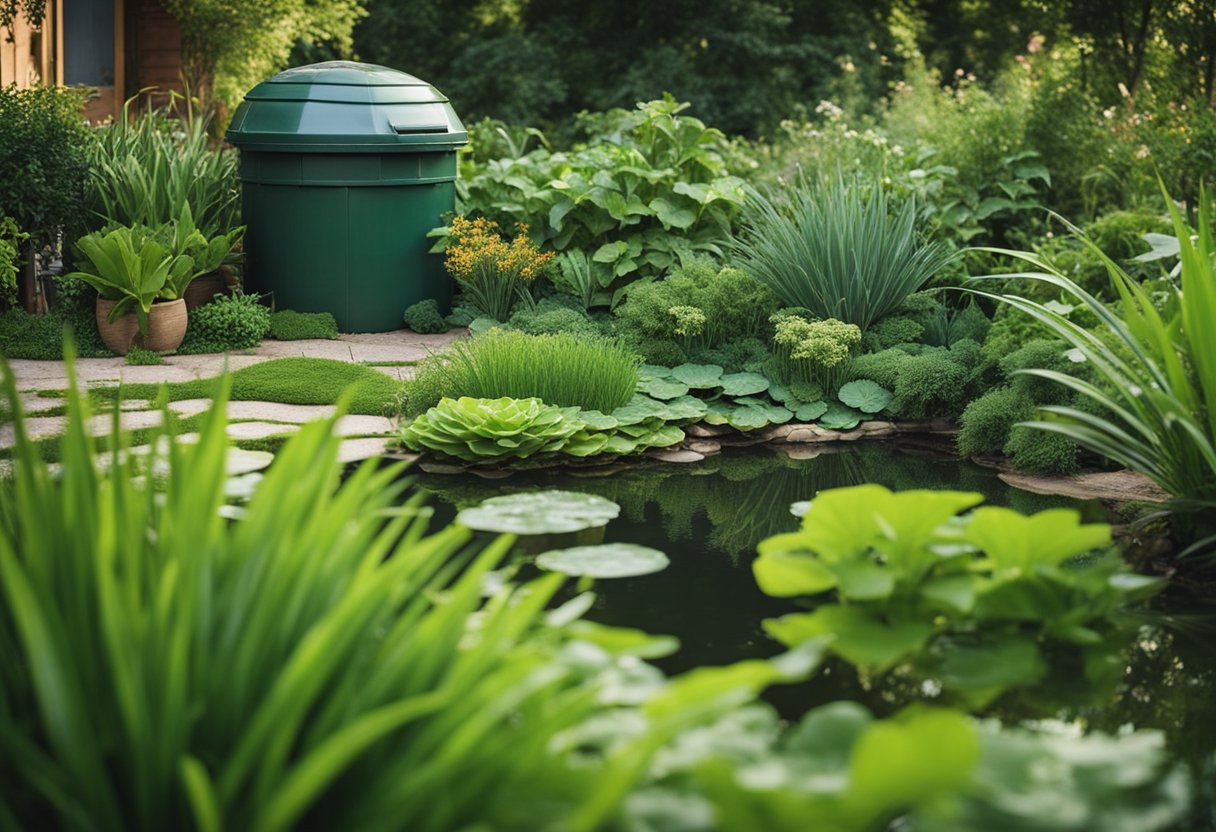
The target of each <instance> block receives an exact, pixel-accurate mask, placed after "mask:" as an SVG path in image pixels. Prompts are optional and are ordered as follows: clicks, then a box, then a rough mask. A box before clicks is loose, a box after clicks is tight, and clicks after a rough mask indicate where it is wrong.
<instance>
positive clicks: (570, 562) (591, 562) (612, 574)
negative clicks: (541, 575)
mask: <svg viewBox="0 0 1216 832" xmlns="http://www.w3.org/2000/svg"><path fill="white" fill-rule="evenodd" d="M670 564H671V561H670V560H669V559H668V558H667V555H665V554H663V553H662V552H660V551H659V550H658V549H651V548H650V547H649V546H639V545H638V544H636V543H604V544H601V545H599V546H575V547H574V548H572V549H556V550H554V551H552V552H545V553H544V554H540V555H537V556H536V565H537V566H539V567H540V568H541V569H547V570H548V571H550V572H561V573H562V574H563V575H574V576H576V577H582V576H587V577H589V578H633V577H637V576H638V575H649V574H651V573H654V572H662V571H663V570H664V569H666V568H667V567H668V566H669V565H670Z"/></svg>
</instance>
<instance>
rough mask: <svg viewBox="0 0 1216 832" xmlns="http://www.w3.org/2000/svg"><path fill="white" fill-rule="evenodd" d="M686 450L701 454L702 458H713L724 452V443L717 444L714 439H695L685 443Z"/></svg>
mask: <svg viewBox="0 0 1216 832" xmlns="http://www.w3.org/2000/svg"><path fill="white" fill-rule="evenodd" d="M684 448H685V450H689V451H692V452H693V453H698V454H701V455H702V456H711V455H713V454H716V453H719V452H720V451H721V450H722V443H721V442H715V441H713V440H712V439H694V440H691V441H689V442H685V443H684Z"/></svg>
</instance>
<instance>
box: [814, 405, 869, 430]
mask: <svg viewBox="0 0 1216 832" xmlns="http://www.w3.org/2000/svg"><path fill="white" fill-rule="evenodd" d="M819 424H820V425H822V426H823V427H825V428H828V429H829V430H852V429H853V428H855V427H857V426H858V425H859V424H861V414H860V413H858V412H857V411H856V410H854V409H853V408H851V407H845V406H844V405H842V404H836V403H835V402H833V403H832V404H829V405H828V407H827V410H825V411H824V412H823V416H821V417H820V419H819Z"/></svg>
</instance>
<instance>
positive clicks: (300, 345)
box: [0, 329, 465, 461]
mask: <svg viewBox="0 0 1216 832" xmlns="http://www.w3.org/2000/svg"><path fill="white" fill-rule="evenodd" d="M464 334H465V330H462V329H461V330H452V331H451V332H449V333H445V334H442V335H420V334H418V333H415V332H411V331H409V330H405V329H403V330H398V331H396V332H383V333H370V334H356V335H341V336H339V337H338V338H337V340H333V341H329V340H310V341H272V340H267V341H263V342H262V344H261V345H260V346H259V347H258V348H257V349H255V350H248V351H246V352H243V353H231V354H227V355H180V356H167V357H166V358H165V363H164V364H161V365H155V366H130V365H128V364H127V363H126V362H125V360H124V359H122V358H81V359H78V360H77V362H76V377H77V380H78V382H79V383H80V384H81V385H82V386H85V387H91V386H102V385H113V384H116V383H118V382H119V381H123V382H127V383H139V382H150V383H153V384H158V383H161V382H175V381H191V380H194V379H201V378H214V377H215V376H218V375H219V374H220V373H222V372H223V371H224V368H225V367H227V368H228V369H230V370H237V369H240V368H242V367H248V366H250V365H252V364H258V363H260V362H263V361H269V360H271V359H274V358H287V357H298V356H303V357H307V358H329V359H333V360H336V361H346V362H350V363H352V364H354V363H362V364H368V365H369V366H371V368H372V369H374V370H378V371H380V372H383V373H385V374H386V375H388V376H391V377H392V378H395V379H400V380H404V379H407V378H410V377H411V376H412V373H413V368H412V367H410V366H407V365H401V364H397V363H395V362H416V361H419V360H421V359H423V358H426V357H427V355H429V354H431V353H433V352H438V351H439V350H441V349H443V348H444V347H446V346H447V345H448V344H451V343H452V342H453V341H455V340H456V339H457V338H459V337H461V336H462V335H464ZM377 364H380V365H383V366H376V365H377ZM9 367H10V368H11V370H12V372H13V375H14V377H15V378H16V381H17V389H18V390H20V391H22V392H21V399H22V405H23V407H24V410H25V412H26V413H27V414H28V413H36V412H38V411H40V410H42V411H45V410H51V409H54V408H56V407H58V406H61V405H63V404H64V402H63V400H62V399H55V398H45V397H40V396H39V395H38V392H39V391H46V390H62V389H64V388H66V387H67V384H68V375H67V367H66V366H65V364H64V362H62V361H28V360H15V361H10V362H9ZM209 406H210V400H208V399H191V400H187V401H179V402H173V403H171V404H170V406H169V407H170V409H171V410H172V411H174V412H175V413H177V414H179V415H181V416H192V415H195V414H197V413H201V412H203V411H204V410H206V409H207V408H208V407H209ZM333 412H334V408H333V406H331V405H317V406H304V405H284V404H278V403H275V402H253V401H233V402H229V403H228V419H229V425H228V433H229V435H230V436H231V437H232V438H233V439H234V440H238V439H241V440H248V439H263V438H269V437H275V436H283V435H286V434H289V433H293V432H295V431H296V430H298V429H299V425H300V424H303V423H305V422H309V421H312V420H314V419H323V418H327V417H329V416H332V415H333ZM161 418H162V414H161V412H160V411H159V410H155V409H153V403H151V402H131V401H128V402H124V403H123V405H122V412H121V413H120V414H119V419H120V423H121V424H122V426H123V427H124V428H127V429H131V430H133V429H138V428H147V427H153V426H155V425H159V424H160V421H161ZM111 424H112V417H111V416H110V415H100V416H96V417H94V418H93V420H92V423H91V424H90V430H91V431H92V432H93V433H94V434H95V435H100V434H104V433H108V432H109V430H110V426H111ZM395 427H396V426H395V425H394V424H393V422H392V421H391V420H390V419H388V418H385V417H381V416H349V415H348V416H344V417H342V418H341V419H340V420H339V421H338V423H337V426H336V430H337V432H338V434H339V435H340V436H343V437H348V438H347V439H346V441H345V442H344V443H343V447H342V451H341V455H342V459H343V460H344V461H357V460H359V459H366V458H369V457H373V456H378V455H380V454H382V453H384V451H385V449H386V446H387V444H388V441H389V438H390V437H391V436H392V434H393V433H394V431H395ZM63 428H64V418H63V417H62V416H58V415H48V416H32V417H30V418H28V419H27V420H26V429H27V430H28V431H29V433H30V435H31V436H32V437H33V438H44V437H49V436H56V435H58V434H60V433H62V431H63ZM12 444H13V433H12V426H11V425H0V448H7V447H11V446H12Z"/></svg>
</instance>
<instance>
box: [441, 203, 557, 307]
mask: <svg viewBox="0 0 1216 832" xmlns="http://www.w3.org/2000/svg"><path fill="white" fill-rule="evenodd" d="M515 229H516V234H515V239H513V240H511V241H510V242H507V241H506V240H504V239H503V237H502V235H501V234H500V233H499V231H498V223H496V222H493V221H491V220H488V219H486V218H485V217H478V218H477V219H474V220H470V219H467V218H465V217H456V218H455V219H453V220H452V224H451V226H450V227H449V228H448V234H449V238H450V239H449V242H448V246H447V248H446V249H445V252H444V258H443V265H444V268H446V269H447V270H448V273H449V274H450V275H452V277H454V278H455V279H456V281H457V282H458V283H459V284H460V287H461V289H462V290H463V291H464V294H465V296H466V298H467V299H468V300H469V302H471V303H472V304H473V306H475V307H476V308H477V309H478V311H480V312H481V313H482V314H484V315H487V316H489V317H491V318H493V319H494V320H496V321H500V322H505V321H506V320H507V318H508V317H510V315H511V307H512V306H514V305H515V302H516V301H517V300H519V299H524V300H525V301H530V300H531V298H532V295H531V294H530V293H529V292H528V288H527V287H528V284H529V283H530V282H531V281H532V280H534V279H535V278H536V277H538V276H539V275H540V274H541V273H542V272H543V271H544V269H545V267H546V265H547V264H548V263H549V261H550V260H552V259H553V252H546V253H544V254H542V253H541V251H540V249H539V248H538V247H537V246H536V244H535V243H533V242H532V240H531V238H529V237H528V226H527V225H525V224H523V223H519V224H517V225H516V226H515ZM525 295H526V297H525Z"/></svg>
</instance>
